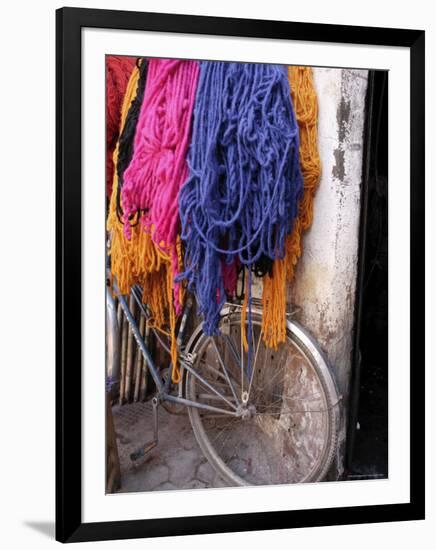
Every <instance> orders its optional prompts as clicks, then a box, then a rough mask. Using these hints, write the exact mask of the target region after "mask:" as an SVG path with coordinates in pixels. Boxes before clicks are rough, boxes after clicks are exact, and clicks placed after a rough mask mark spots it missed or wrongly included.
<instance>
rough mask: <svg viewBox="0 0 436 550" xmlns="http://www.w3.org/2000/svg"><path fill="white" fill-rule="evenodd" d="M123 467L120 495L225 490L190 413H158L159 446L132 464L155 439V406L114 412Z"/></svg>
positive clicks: (131, 406) (135, 405)
mask: <svg viewBox="0 0 436 550" xmlns="http://www.w3.org/2000/svg"><path fill="white" fill-rule="evenodd" d="M112 412H113V417H114V424H115V432H116V436H117V445H118V454H119V458H120V467H121V488H120V490H119V491H118V492H120V493H125V492H142V491H170V490H174V489H200V488H207V487H225V486H226V484H225V482H224V481H222V480H221V479H220V478H219V477H218V476H217V475H216V473H215V471H214V469H213V468H212V467H211V466H210V465H209V463H208V462H207V460H206V458H205V457H204V455H203V453H202V452H201V449H200V447H199V445H198V443H197V441H196V439H195V436H194V433H193V431H192V428H191V424H190V422H189V417H188V414H187V413H184V414H181V415H173V414H169V413H168V412H167V411H165V409H164V408H163V407H159V409H158V415H159V416H158V419H159V420H158V421H159V443H158V445H157V447H155V448H154V449H153V450H151V451H150V452H149V453H147V454H146V455H145V456H144V458H142V459H140V460H138V461H137V462H135V463H132V461H131V460H130V454H131V453H132V452H133V451H136V449H138V447H141V446H142V445H144V443H147V442H149V441H150V440H151V439H152V438H153V427H152V408H151V402H147V403H132V404H129V405H123V406H119V405H115V406H114V407H113V408H112Z"/></svg>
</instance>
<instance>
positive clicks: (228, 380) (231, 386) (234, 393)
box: [212, 337, 239, 405]
mask: <svg viewBox="0 0 436 550" xmlns="http://www.w3.org/2000/svg"><path fill="white" fill-rule="evenodd" d="M212 345H213V348H214V350H215V353H216V354H217V356H218V361H219V363H220V365H221V368H222V369H223V371H224V375H225V377H226V379H227V382H228V384H229V386H230V390H231V392H232V394H233V397H234V398H235V401H236V404H237V405H239V399H238V396H237V395H236V392H235V388H234V387H233V384H232V381H231V380H230V376H229V373H228V372H227V369H226V366H225V365H224V362H223V360H222V357H221V354H220V352H219V350H218V346H217V345H216V342H215V339H214V338H213V337H212Z"/></svg>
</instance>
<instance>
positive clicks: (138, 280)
mask: <svg viewBox="0 0 436 550" xmlns="http://www.w3.org/2000/svg"><path fill="white" fill-rule="evenodd" d="M139 63H140V64H139V65H137V67H136V68H135V69H134V70H133V71H132V74H131V76H130V79H129V82H128V85H127V89H126V94H125V96H124V100H123V106H122V110H121V124H120V138H119V141H118V143H117V146H116V147H115V151H114V157H113V159H114V165H115V166H116V170H115V172H114V178H113V188H112V195H111V202H110V206H109V215H108V221H107V229H108V231H109V232H110V234H111V247H110V256H111V272H112V275H113V276H114V277H116V279H117V285H118V288H119V291H120V292H121V294H129V293H130V291H131V288H132V286H133V285H135V284H140V285H141V286H142V288H143V296H142V301H143V302H144V303H147V305H148V308H149V310H150V312H151V318H150V319H149V320H148V325H149V326H150V327H153V328H156V329H157V330H159V331H162V332H164V333H165V334H166V335H167V336H169V337H172V336H173V335H174V329H175V315H174V307H173V305H172V303H171V299H170V302H168V289H167V287H168V284H169V281H172V274H171V271H170V270H169V269H168V263H167V262H165V261H163V258H162V255H161V253H160V252H159V249H158V248H157V247H156V245H155V244H154V242H153V240H152V238H151V235H150V233H148V232H145V231H144V230H143V228H142V227H141V226H140V225H139V224H135V225H133V226H131V227H130V239H127V238H126V236H125V235H124V227H123V223H122V221H121V219H120V213H121V215H122V205H121V204H120V193H119V187H120V185H121V183H122V180H123V176H124V171H125V168H126V166H127V165H128V163H129V161H130V159H131V157H132V154H133V141H134V136H135V131H136V125H137V121H138V116H139V111H140V107H141V104H142V100H143V95H144V89H145V85H146V80H147V67H148V62H147V60H145V59H142V60H140V61H139ZM170 275H171V278H170ZM170 293H171V291H170ZM168 325H169V326H170V332H167V331H166V330H165V327H166V326H168ZM174 350H175V336H174V338H172V357H173V359H174V361H175V360H176V352H175V351H174ZM174 364H175V363H174ZM173 380H174V381H175V382H177V381H178V380H179V372H178V370H177V371H175V372H174V375H173Z"/></svg>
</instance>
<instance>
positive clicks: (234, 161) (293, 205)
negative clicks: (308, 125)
mask: <svg viewBox="0 0 436 550" xmlns="http://www.w3.org/2000/svg"><path fill="white" fill-rule="evenodd" d="M298 148H299V141H298V127H297V123H296V120H295V115H294V111H293V107H292V102H291V95H290V89H289V81H288V78H287V73H286V69H285V68H284V67H282V66H277V65H266V64H245V63H223V62H202V63H201V70H200V80H199V85H198V90H197V97H196V103H195V108H194V124H193V135H192V144H191V147H190V151H189V156H188V164H189V170H190V174H189V178H188V180H187V181H186V183H185V185H184V186H183V187H182V189H181V192H180V217H181V223H182V239H183V241H184V244H185V259H184V261H185V271H184V272H183V274H181V275H180V277H179V278H180V279H181V278H184V279H186V280H187V283H188V288H189V289H190V290H191V291H195V294H196V296H197V301H198V304H199V312H200V313H201V314H202V315H203V318H204V331H205V332H206V333H207V334H215V333H217V331H218V323H219V318H220V310H221V307H222V305H223V303H224V302H225V299H226V293H225V287H226V285H225V283H224V278H225V277H226V274H225V273H223V265H227V266H231V265H232V264H234V262H235V261H237V262H238V263H240V264H241V265H242V266H246V267H247V268H248V279H249V281H248V283H249V282H250V280H251V277H250V269H251V268H253V267H254V266H255V264H256V262H259V261H260V260H261V259H262V258H266V259H269V260H274V259H275V258H280V257H283V255H284V250H285V238H286V235H287V234H288V233H289V232H290V231H291V230H292V226H293V221H294V219H295V217H296V215H297V208H298V200H299V198H300V192H301V189H302V176H301V171H300V164H299V158H298ZM248 286H249V285H248ZM250 300H251V295H250V294H249V301H250ZM248 307H249V304H248ZM250 318H251V316H249V322H251V321H250ZM250 332H251V331H250Z"/></svg>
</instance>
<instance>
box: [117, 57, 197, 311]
mask: <svg viewBox="0 0 436 550" xmlns="http://www.w3.org/2000/svg"><path fill="white" fill-rule="evenodd" d="M198 75H199V64H198V63H197V62H196V61H180V60H171V59H150V61H149V64H148V73H147V83H146V87H145V93H144V100H143V103H142V106H141V112H140V114H139V119H138V124H137V127H136V134H135V141H134V153H133V156H132V160H131V162H130V164H129V166H128V168H127V169H126V171H125V172H124V184H123V188H122V196H121V199H122V205H123V210H124V217H123V221H124V232H125V235H126V237H127V238H130V235H131V229H130V224H129V216H131V215H132V214H135V213H136V212H137V211H138V210H140V211H141V212H142V217H141V220H142V223H143V225H144V228H145V230H148V231H151V233H152V238H153V241H154V242H155V243H156V244H157V245H158V246H159V247H160V248H161V249H162V250H164V251H165V252H166V253H169V254H170V257H171V265H172V270H173V274H174V277H175V276H176V275H177V273H178V272H179V266H178V258H177V249H176V243H177V235H178V233H179V232H180V219H179V190H180V187H181V186H182V184H183V183H184V182H185V180H186V178H187V176H188V166H187V163H186V154H187V151H188V146H189V142H190V135H191V121H192V111H193V107H194V100H195V93H196V89H197V82H198ZM178 290H179V284H178V283H176V284H175V285H174V304H175V306H176V312H177V313H179V312H180V309H181V306H180V303H179V299H178V296H179V292H178Z"/></svg>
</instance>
